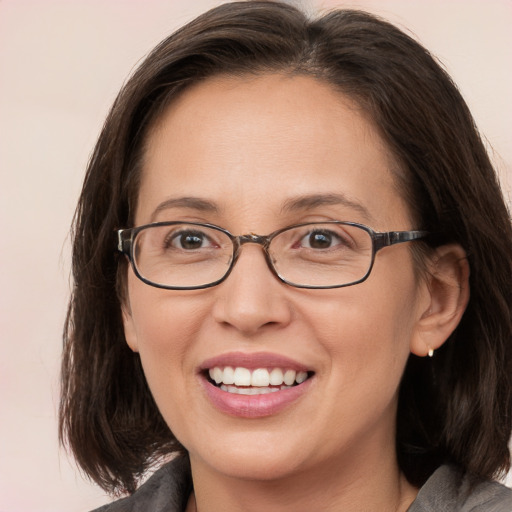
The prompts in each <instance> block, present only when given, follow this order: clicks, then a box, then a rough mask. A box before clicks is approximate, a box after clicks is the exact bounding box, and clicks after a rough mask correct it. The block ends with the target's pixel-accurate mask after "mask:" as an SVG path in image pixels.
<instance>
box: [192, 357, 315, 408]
mask: <svg viewBox="0 0 512 512" xmlns="http://www.w3.org/2000/svg"><path fill="white" fill-rule="evenodd" d="M215 366H219V367H225V366H232V367H234V368H236V367H237V366H240V367H244V368H249V369H256V368H276V367H277V368H283V369H292V370H295V371H307V370H308V369H307V368H306V367H305V366H304V365H302V364H300V363H298V362H297V361H294V360H292V359H289V358H287V357H285V356H281V355H278V354H270V353H256V354H245V353H242V352H231V353H228V354H223V355H221V356H217V357H213V358H211V359H208V360H207V361H204V362H203V363H202V364H201V367H200V374H199V377H200V379H201V384H202V386H203V389H204V390H205V393H206V396H207V397H208V399H209V401H210V402H211V403H212V404H213V406H214V407H216V408H217V409H218V410H219V411H221V412H223V413H224V414H228V415H230V416H237V417H239V418H263V417H265V416H271V415H273V414H277V413H279V412H280V411H282V410H283V409H285V408H286V407H288V406H289V405H290V404H292V403H293V402H295V401H296V400H298V399H299V398H300V397H302V396H303V395H304V394H305V393H306V392H307V391H308V390H309V388H310V386H311V381H312V380H313V378H312V377H310V378H309V379H307V380H306V381H304V382H303V383H302V384H299V385H296V386H293V387H291V388H287V389H283V390H281V391H277V392H274V393H267V394H264V395H238V394H234V393H228V392H227V391H223V390H222V389H220V388H219V387H217V386H215V385H213V384H212V383H211V382H210V381H209V380H208V379H207V378H206V377H205V375H204V373H205V371H206V370H208V369H209V368H213V367H215Z"/></svg>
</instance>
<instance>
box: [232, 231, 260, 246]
mask: <svg viewBox="0 0 512 512" xmlns="http://www.w3.org/2000/svg"><path fill="white" fill-rule="evenodd" d="M236 239H237V241H238V245H244V244H258V245H262V246H263V247H265V246H266V245H267V244H268V238H267V237H266V236H262V235H255V234H254V233H249V234H248V235H240V236H238V237H236Z"/></svg>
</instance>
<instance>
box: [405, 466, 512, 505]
mask: <svg viewBox="0 0 512 512" xmlns="http://www.w3.org/2000/svg"><path fill="white" fill-rule="evenodd" d="M408 512H512V489H510V488H508V487H505V486H504V485H501V484H500V483H498V482H493V481H488V480H478V481H474V480H473V479H471V478H469V477H468V476H465V475H464V474H463V473H462V472H461V471H459V470H458V469H457V468H455V467H453V466H441V467H440V468H439V469H437V471H435V472H434V474H433V475H432V476H431V477H430V478H429V479H428V480H427V482H426V483H425V485H424V486H423V487H422V488H421V489H420V491H419V493H418V496H417V497H416V500H414V502H413V503H412V505H411V506H410V508H409V509H408Z"/></svg>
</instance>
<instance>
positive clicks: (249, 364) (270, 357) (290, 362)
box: [199, 352, 311, 372]
mask: <svg viewBox="0 0 512 512" xmlns="http://www.w3.org/2000/svg"><path fill="white" fill-rule="evenodd" d="M216 366H217V367H220V368H224V367H226V366H231V367H233V368H237V367H240V368H248V369H250V370H255V369H257V368H284V369H287V370H295V371H297V372H300V371H303V372H307V371H311V368H308V367H307V366H305V365H303V364H302V363H299V362H298V361H295V360H294V359H291V358H289V357H286V356H283V355H281V354H273V353H270V352H255V353H246V352H228V353H226V354H220V355H218V356H215V357H211V358H209V359H207V360H206V361H203V363H201V365H200V367H199V371H201V372H202V371H205V370H209V369H210V368H214V367H216Z"/></svg>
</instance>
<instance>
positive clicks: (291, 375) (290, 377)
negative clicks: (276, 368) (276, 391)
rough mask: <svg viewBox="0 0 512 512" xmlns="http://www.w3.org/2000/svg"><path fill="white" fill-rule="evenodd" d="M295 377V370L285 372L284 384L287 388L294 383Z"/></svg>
mask: <svg viewBox="0 0 512 512" xmlns="http://www.w3.org/2000/svg"><path fill="white" fill-rule="evenodd" d="M295 375H297V372H296V371H295V370H286V372H285V374H284V383H285V384H286V385H287V386H291V385H292V384H293V383H294V382H295Z"/></svg>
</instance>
